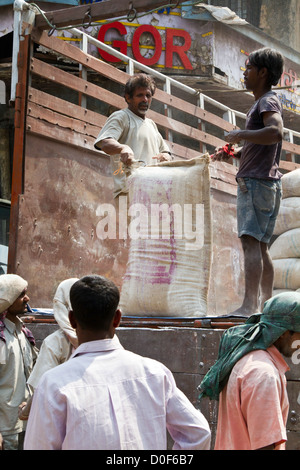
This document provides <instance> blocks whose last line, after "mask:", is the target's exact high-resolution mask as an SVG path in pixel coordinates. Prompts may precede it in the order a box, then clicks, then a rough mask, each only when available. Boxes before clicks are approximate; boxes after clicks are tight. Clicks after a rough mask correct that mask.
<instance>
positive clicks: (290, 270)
mask: <svg viewBox="0 0 300 470" xmlns="http://www.w3.org/2000/svg"><path fill="white" fill-rule="evenodd" d="M273 264H274V270H275V275H274V289H293V290H296V289H299V288H300V259H299V258H288V259H277V260H274V261H273Z"/></svg>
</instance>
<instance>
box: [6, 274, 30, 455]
mask: <svg viewBox="0 0 300 470" xmlns="http://www.w3.org/2000/svg"><path fill="white" fill-rule="evenodd" d="M27 286H28V284H27V281H25V279H23V278H22V277H21V276H18V275H17V274H2V275H1V276H0V433H1V434H0V449H1V448H3V449H4V450H21V449H22V447H23V439H24V431H25V426H26V423H24V422H22V421H20V420H19V418H18V410H19V405H20V403H21V402H23V401H25V400H27V399H28V397H29V396H30V394H31V390H30V388H29V387H28V386H27V384H26V381H27V379H28V376H29V374H30V372H31V371H32V368H33V366H34V363H35V361H36V358H37V354H38V350H37V348H36V347H35V340H34V338H33V336H32V334H31V332H30V330H28V328H26V327H25V325H24V324H23V322H22V320H21V319H20V318H19V315H20V316H21V315H24V314H25V313H26V312H27V303H28V302H29V297H28V293H27ZM1 435H2V438H1ZM2 439H3V442H2V443H1V441H2Z"/></svg>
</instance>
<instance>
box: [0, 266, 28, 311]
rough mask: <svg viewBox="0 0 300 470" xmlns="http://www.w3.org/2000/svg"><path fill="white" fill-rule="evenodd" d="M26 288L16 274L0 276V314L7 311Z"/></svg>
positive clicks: (25, 284) (22, 280)
mask: <svg viewBox="0 0 300 470" xmlns="http://www.w3.org/2000/svg"><path fill="white" fill-rule="evenodd" d="M27 286H28V283H27V281H25V279H23V278H22V277H20V276H18V275H17V274H1V275H0V313H2V312H4V311H5V310H7V309H8V308H9V307H10V306H11V305H12V304H13V303H14V302H15V300H17V298H18V297H19V295H20V294H21V293H22V292H23V290H24V289H26V287H27Z"/></svg>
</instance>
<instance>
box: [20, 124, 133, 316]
mask: <svg viewBox="0 0 300 470" xmlns="http://www.w3.org/2000/svg"><path fill="white" fill-rule="evenodd" d="M100 202H101V203H105V202H109V203H112V204H113V201H112V178H111V174H110V165H109V161H108V159H107V158H106V157H103V156H101V155H99V152H91V151H88V150H84V149H82V148H78V147H75V146H71V145H66V144H65V143H64V142H58V141H55V140H50V139H46V138H44V137H42V136H37V135H34V134H30V133H27V137H26V152H25V174H24V193H23V194H22V195H20V204H19V226H18V240H17V247H16V272H17V273H18V274H20V275H22V276H24V277H25V278H26V279H28V281H29V287H30V296H31V299H32V300H31V303H32V305H35V306H39V307H51V305H52V298H53V294H54V292H55V290H56V288H57V285H58V284H59V283H60V282H61V281H62V280H64V279H66V278H68V277H80V276H83V275H85V274H91V273H97V274H102V275H105V276H107V277H110V278H113V280H114V281H115V282H116V283H117V284H118V285H119V286H120V285H121V279H122V275H123V274H124V270H125V265H126V259H127V244H126V240H125V241H124V242H123V241H118V240H99V239H98V238H97V235H96V230H97V223H98V220H99V217H98V216H97V207H98V205H99V203H100Z"/></svg>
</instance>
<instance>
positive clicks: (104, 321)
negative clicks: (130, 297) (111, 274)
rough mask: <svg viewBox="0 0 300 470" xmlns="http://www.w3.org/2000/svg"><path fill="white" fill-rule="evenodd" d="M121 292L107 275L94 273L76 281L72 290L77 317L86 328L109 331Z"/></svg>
mask: <svg viewBox="0 0 300 470" xmlns="http://www.w3.org/2000/svg"><path fill="white" fill-rule="evenodd" d="M119 300H120V292H119V289H118V288H117V286H116V285H115V284H114V283H113V282H112V281H110V280H109V279H106V278H105V277H102V276H98V275H96V274H92V275H89V276H84V277H82V278H81V279H79V280H78V281H76V282H75V283H74V284H73V285H72V287H71V290H70V301H71V306H72V310H73V313H74V316H75V319H76V320H77V321H78V323H79V325H80V326H81V328H83V329H86V330H103V331H107V330H108V329H109V326H110V324H111V322H112V320H113V317H114V314H115V313H116V310H117V308H118V304H119Z"/></svg>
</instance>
